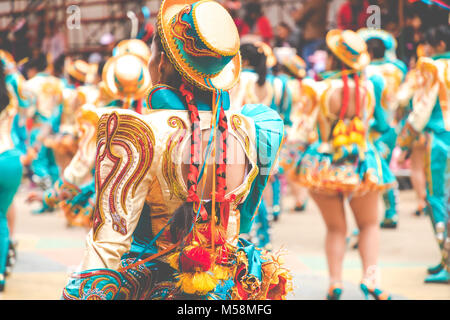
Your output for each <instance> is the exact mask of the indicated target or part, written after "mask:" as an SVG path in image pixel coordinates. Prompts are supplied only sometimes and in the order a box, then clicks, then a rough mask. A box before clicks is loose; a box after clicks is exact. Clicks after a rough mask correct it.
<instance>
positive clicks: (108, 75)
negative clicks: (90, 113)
mask: <svg viewBox="0 0 450 320" xmlns="http://www.w3.org/2000/svg"><path fill="white" fill-rule="evenodd" d="M120 57H121V56H117V57H112V58H110V59H108V61H107V62H106V63H105V67H104V68H103V74H102V80H103V82H104V83H105V89H106V91H107V93H108V94H109V95H111V96H112V97H114V98H120V99H126V98H133V99H136V100H137V99H141V98H143V97H144V96H145V95H146V94H147V92H148V90H149V89H150V87H151V86H152V81H151V78H150V73H149V71H148V69H147V68H146V66H145V65H144V63H142V66H143V70H144V72H143V77H144V81H143V83H142V85H141V87H140V88H139V89H138V90H137V91H136V92H133V93H132V94H125V93H123V92H121V91H120V90H119V88H118V87H117V85H116V82H115V81H114V66H115V64H116V63H117V60H118V59H119V58H120Z"/></svg>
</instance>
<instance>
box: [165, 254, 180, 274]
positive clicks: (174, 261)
mask: <svg viewBox="0 0 450 320" xmlns="http://www.w3.org/2000/svg"><path fill="white" fill-rule="evenodd" d="M179 259H180V253H179V252H175V253H173V254H171V255H169V256H168V257H167V262H168V263H169V265H170V266H171V267H172V268H174V269H175V270H180V265H179V263H178V261H179Z"/></svg>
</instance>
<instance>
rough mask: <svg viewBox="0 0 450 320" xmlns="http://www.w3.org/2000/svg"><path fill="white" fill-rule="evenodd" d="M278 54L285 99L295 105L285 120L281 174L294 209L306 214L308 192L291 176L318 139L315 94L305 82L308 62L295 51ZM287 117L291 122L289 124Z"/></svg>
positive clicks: (287, 49) (286, 50) (289, 103)
mask: <svg viewBox="0 0 450 320" xmlns="http://www.w3.org/2000/svg"><path fill="white" fill-rule="evenodd" d="M274 54H275V56H276V58H277V61H278V66H277V69H278V72H277V77H279V78H281V77H283V78H285V79H286V80H285V82H286V86H287V90H286V96H285V98H286V102H287V104H288V105H290V106H291V107H290V109H291V110H289V114H288V116H287V117H286V116H285V117H284V119H285V126H286V127H285V129H286V135H285V143H284V144H283V148H282V149H281V153H280V173H281V175H282V176H283V178H284V179H286V180H287V183H288V185H289V187H290V188H291V190H293V193H294V196H295V199H296V201H295V207H294V210H295V211H303V210H305V207H306V202H307V194H306V193H307V189H306V188H304V187H299V186H298V185H297V184H296V183H295V182H293V181H291V173H292V170H293V169H294V168H295V165H296V164H297V161H298V159H299V157H300V156H301V153H302V152H303V151H304V150H305V149H306V146H307V145H308V144H310V143H312V142H314V140H316V139H317V134H316V132H315V131H314V122H315V119H316V116H317V115H316V114H315V113H317V109H314V108H313V109H311V107H312V104H311V103H310V102H311V101H312V99H311V97H310V95H309V93H311V92H312V89H311V88H310V85H309V83H310V82H311V81H312V80H311V79H304V78H305V77H306V63H305V62H304V61H303V59H302V58H300V57H299V56H298V55H297V54H296V52H295V49H293V48H288V47H283V48H274ZM286 118H288V119H289V121H288V123H286ZM308 128H309V129H308ZM290 132H292V133H293V134H290ZM300 133H301V134H300Z"/></svg>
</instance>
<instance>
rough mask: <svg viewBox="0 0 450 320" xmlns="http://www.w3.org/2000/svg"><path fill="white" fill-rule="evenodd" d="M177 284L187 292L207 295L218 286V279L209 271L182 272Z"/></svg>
mask: <svg viewBox="0 0 450 320" xmlns="http://www.w3.org/2000/svg"><path fill="white" fill-rule="evenodd" d="M177 279H178V282H177V286H178V287H179V288H180V289H181V290H182V291H183V292H185V293H187V294H198V295H205V294H207V293H208V292H211V291H212V290H214V289H215V288H216V286H217V283H218V281H217V279H216V278H215V277H214V276H213V275H212V274H210V273H208V272H190V273H181V274H179V275H178V276H177Z"/></svg>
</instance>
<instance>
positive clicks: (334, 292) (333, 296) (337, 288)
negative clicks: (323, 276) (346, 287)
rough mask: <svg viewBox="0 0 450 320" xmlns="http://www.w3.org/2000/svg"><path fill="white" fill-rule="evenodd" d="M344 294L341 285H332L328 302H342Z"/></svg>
mask: <svg viewBox="0 0 450 320" xmlns="http://www.w3.org/2000/svg"><path fill="white" fill-rule="evenodd" d="M341 294H342V285H341V284H340V283H338V284H334V285H332V286H331V287H330V288H329V289H328V294H327V300H340V299H341Z"/></svg>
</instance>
